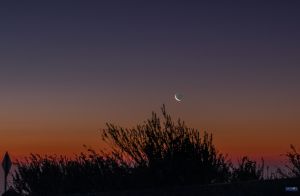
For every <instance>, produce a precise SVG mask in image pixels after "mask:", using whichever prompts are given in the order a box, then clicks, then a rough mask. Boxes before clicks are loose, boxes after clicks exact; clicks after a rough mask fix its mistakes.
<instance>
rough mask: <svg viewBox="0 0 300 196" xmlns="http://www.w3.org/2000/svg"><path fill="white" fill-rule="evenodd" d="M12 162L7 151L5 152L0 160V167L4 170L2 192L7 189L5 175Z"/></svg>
mask: <svg viewBox="0 0 300 196" xmlns="http://www.w3.org/2000/svg"><path fill="white" fill-rule="evenodd" d="M11 165H12V162H11V160H10V157H9V154H8V152H6V153H5V155H4V157H3V161H2V167H3V170H4V192H6V191H7V176H8V173H9V170H10V168H11Z"/></svg>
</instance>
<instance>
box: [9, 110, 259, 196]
mask: <svg viewBox="0 0 300 196" xmlns="http://www.w3.org/2000/svg"><path fill="white" fill-rule="evenodd" d="M161 110H162V118H159V117H158V116H157V114H156V113H154V112H153V113H152V116H151V118H150V119H148V120H146V121H145V122H144V123H143V124H142V125H138V126H136V127H135V128H131V129H125V128H122V127H118V126H115V125H113V124H107V127H106V128H105V129H104V130H103V131H102V134H101V136H102V139H103V141H105V142H107V144H108V146H109V149H108V152H103V151H101V153H96V152H95V151H94V150H91V149H88V152H86V153H81V154H79V155H77V156H76V157H75V158H74V159H68V158H66V157H64V156H40V155H36V154H31V155H30V156H29V157H28V158H26V159H25V160H24V161H18V162H17V170H16V172H15V174H14V175H13V187H14V189H15V191H16V192H18V193H22V194H23V195H26V194H30V195H55V194H65V193H87V192H88V193H93V192H101V191H108V190H118V189H132V188H145V187H159V186H173V185H187V184H211V183H217V182H230V181H244V180H253V179H262V171H263V166H261V167H259V166H258V165H257V164H256V162H254V161H251V160H249V159H248V158H247V157H244V158H243V159H242V161H241V162H240V163H239V165H238V167H237V168H234V167H232V163H231V162H230V160H228V159H227V157H226V156H225V155H223V154H221V153H219V152H218V151H217V150H216V148H215V146H214V144H213V137H212V134H208V133H207V132H203V134H200V132H199V131H198V130H196V129H192V128H188V127H187V126H186V125H185V123H184V122H183V121H181V120H180V119H178V121H177V122H176V123H175V122H174V121H173V120H172V119H171V117H170V115H169V114H167V112H166V109H165V106H164V105H163V107H162V108H161Z"/></svg>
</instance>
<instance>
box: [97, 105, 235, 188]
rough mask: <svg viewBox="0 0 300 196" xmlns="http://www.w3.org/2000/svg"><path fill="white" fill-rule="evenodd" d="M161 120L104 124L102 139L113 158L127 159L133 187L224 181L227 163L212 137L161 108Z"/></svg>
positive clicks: (227, 167) (153, 116)
mask: <svg viewBox="0 0 300 196" xmlns="http://www.w3.org/2000/svg"><path fill="white" fill-rule="evenodd" d="M161 109H162V120H161V119H160V118H159V117H158V116H157V115H156V113H154V112H153V113H152V118H150V119H148V120H147V121H145V122H144V124H142V125H138V126H137V127H136V128H132V129H125V128H122V127H118V126H115V125H113V124H107V128H106V129H104V130H103V134H102V138H103V140H104V141H106V142H107V143H108V144H109V146H110V147H111V149H112V153H113V154H114V156H115V158H119V159H121V160H124V159H126V160H128V162H130V163H131V164H132V165H133V167H134V170H132V176H131V179H132V181H133V182H132V183H133V184H136V185H137V186H145V185H147V186H161V185H176V184H191V183H198V184H209V183H214V182H227V181H228V180H229V177H230V164H229V161H228V160H227V159H226V157H225V156H224V155H222V154H221V153H219V152H218V151H217V150H216V148H215V146H214V145H213V138H212V135H209V134H208V133H206V132H204V133H203V136H202V137H201V136H200V132H199V131H198V130H195V129H192V128H188V127H187V126H186V125H185V123H184V122H183V121H181V120H180V119H179V120H178V121H177V123H175V122H174V121H172V119H171V117H170V115H169V114H167V113H166V109H165V106H163V107H162V108H161Z"/></svg>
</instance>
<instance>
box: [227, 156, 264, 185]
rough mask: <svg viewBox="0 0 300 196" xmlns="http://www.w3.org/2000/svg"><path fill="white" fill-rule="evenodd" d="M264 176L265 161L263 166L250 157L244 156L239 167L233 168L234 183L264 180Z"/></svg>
mask: <svg viewBox="0 0 300 196" xmlns="http://www.w3.org/2000/svg"><path fill="white" fill-rule="evenodd" d="M263 175H264V160H263V159H262V163H261V165H258V164H257V162H256V161H253V160H250V159H249V157H247V156H244V157H243V158H242V159H241V160H240V161H239V162H238V165H237V167H235V168H233V172H232V181H233V182H240V181H250V180H262V179H263Z"/></svg>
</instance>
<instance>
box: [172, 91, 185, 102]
mask: <svg viewBox="0 0 300 196" xmlns="http://www.w3.org/2000/svg"><path fill="white" fill-rule="evenodd" d="M174 98H175V100H176V101H178V102H180V101H182V99H183V96H182V95H181V94H178V93H176V94H175V95H174Z"/></svg>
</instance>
